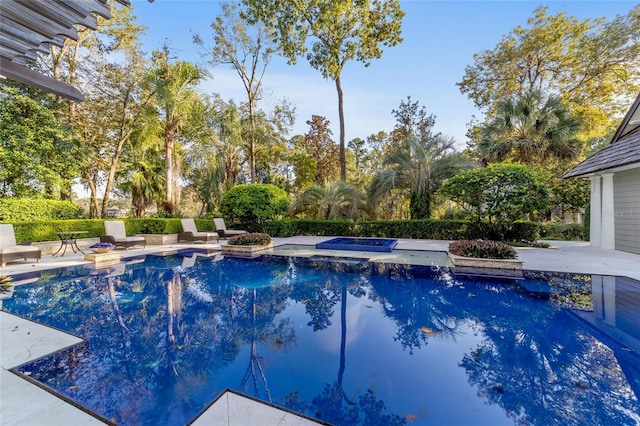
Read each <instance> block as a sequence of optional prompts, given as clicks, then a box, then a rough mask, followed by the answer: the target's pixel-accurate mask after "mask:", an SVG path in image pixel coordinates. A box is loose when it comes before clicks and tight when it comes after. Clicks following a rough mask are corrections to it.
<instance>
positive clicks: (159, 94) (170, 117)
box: [149, 49, 207, 215]
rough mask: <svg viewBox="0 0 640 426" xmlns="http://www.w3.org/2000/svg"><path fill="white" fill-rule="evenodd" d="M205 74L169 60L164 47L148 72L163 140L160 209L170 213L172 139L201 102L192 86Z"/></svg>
mask: <svg viewBox="0 0 640 426" xmlns="http://www.w3.org/2000/svg"><path fill="white" fill-rule="evenodd" d="M205 77H207V72H206V71H205V70H204V69H202V68H200V67H198V66H196V65H194V64H191V63H189V62H182V61H178V62H176V63H170V62H169V58H168V51H167V49H165V50H164V51H163V52H160V53H157V54H156V58H155V64H154V66H153V67H152V69H151V70H150V73H149V82H150V84H151V87H152V90H153V93H154V96H155V99H156V103H157V105H158V114H159V116H160V121H159V122H158V123H157V124H158V125H159V127H158V130H159V132H160V136H161V138H162V140H163V141H164V155H165V157H164V161H165V164H164V169H165V201H164V205H163V206H162V209H163V210H164V211H166V213H168V214H170V215H172V214H173V213H174V211H175V209H176V208H177V206H178V200H179V184H178V178H179V176H180V173H179V166H180V164H179V162H177V161H175V159H176V158H175V157H176V154H177V152H176V150H177V148H178V147H177V146H176V142H177V138H178V137H179V135H180V131H181V130H183V129H184V128H186V126H187V125H188V124H189V121H190V119H191V118H192V114H193V113H194V112H196V111H200V112H202V111H203V109H202V108H199V106H200V105H201V104H202V99H201V97H200V94H199V93H198V92H197V90H196V89H195V86H196V85H197V84H198V83H199V82H200V81H201V80H203V79H204V78H205Z"/></svg>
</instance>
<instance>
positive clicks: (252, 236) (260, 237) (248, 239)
mask: <svg viewBox="0 0 640 426" xmlns="http://www.w3.org/2000/svg"><path fill="white" fill-rule="evenodd" d="M269 243H271V236H270V235H269V234H260V233H249V234H241V235H236V236H235V237H231V238H229V244H230V245H232V246H266V245H267V244H269Z"/></svg>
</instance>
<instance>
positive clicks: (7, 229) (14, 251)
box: [0, 223, 41, 268]
mask: <svg viewBox="0 0 640 426" xmlns="http://www.w3.org/2000/svg"><path fill="white" fill-rule="evenodd" d="M27 244H31V243H27ZM40 258H41V253H40V249H39V248H38V247H32V246H30V245H26V244H17V243H16V234H15V233H14V231H13V225H12V224H10V223H4V224H0V265H2V267H3V268H4V267H5V266H6V265H7V262H9V261H11V260H16V259H24V260H27V259H35V260H36V262H40Z"/></svg>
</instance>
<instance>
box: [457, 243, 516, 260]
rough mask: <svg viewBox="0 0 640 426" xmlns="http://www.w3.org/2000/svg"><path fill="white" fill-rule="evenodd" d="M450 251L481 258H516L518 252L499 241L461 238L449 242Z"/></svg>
mask: <svg viewBox="0 0 640 426" xmlns="http://www.w3.org/2000/svg"><path fill="white" fill-rule="evenodd" d="M449 253H451V254H455V255H456V256H463V257H475V258H479V259H515V258H517V257H518V253H517V252H516V251H515V250H514V249H513V247H511V246H510V245H508V244H505V243H501V242H499V241H483V240H460V241H454V242H452V243H450V244H449Z"/></svg>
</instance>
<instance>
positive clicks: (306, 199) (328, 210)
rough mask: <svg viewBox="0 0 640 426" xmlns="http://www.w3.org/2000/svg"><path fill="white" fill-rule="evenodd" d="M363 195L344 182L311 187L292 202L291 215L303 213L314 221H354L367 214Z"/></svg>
mask: <svg viewBox="0 0 640 426" xmlns="http://www.w3.org/2000/svg"><path fill="white" fill-rule="evenodd" d="M364 201H365V195H364V194H363V193H362V192H361V191H360V190H358V189H357V188H356V187H354V186H352V185H349V184H348V183H346V182H344V181H341V180H339V181H335V182H331V183H327V184H326V185H325V186H320V185H313V186H311V187H309V188H308V189H307V190H305V191H304V192H303V193H302V194H300V196H299V197H298V198H297V199H296V200H295V201H294V202H293V204H292V205H291V208H290V214H291V215H297V214H301V213H304V214H306V215H307V216H309V217H313V218H315V219H327V220H328V219H356V218H360V217H364V216H366V214H367V208H366V205H365V202H364Z"/></svg>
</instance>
